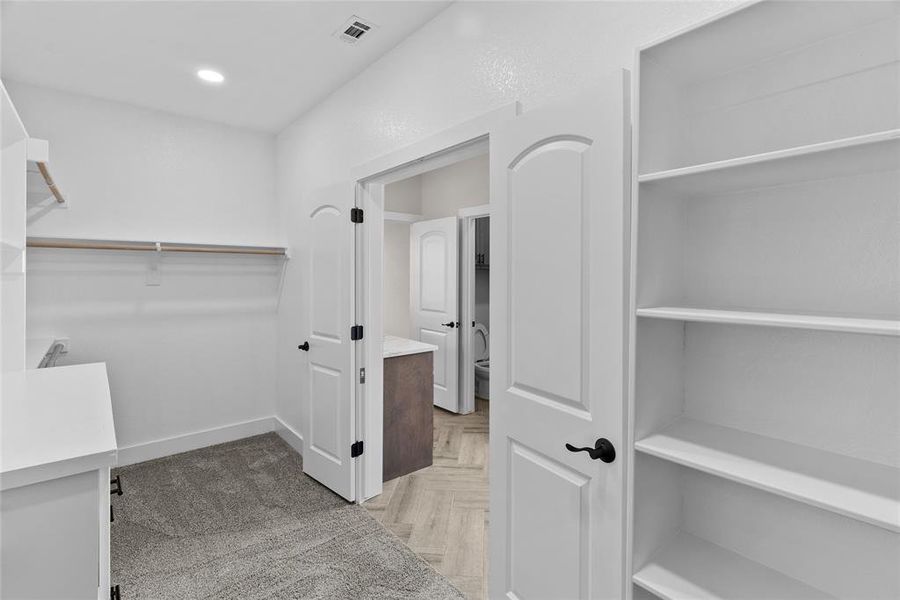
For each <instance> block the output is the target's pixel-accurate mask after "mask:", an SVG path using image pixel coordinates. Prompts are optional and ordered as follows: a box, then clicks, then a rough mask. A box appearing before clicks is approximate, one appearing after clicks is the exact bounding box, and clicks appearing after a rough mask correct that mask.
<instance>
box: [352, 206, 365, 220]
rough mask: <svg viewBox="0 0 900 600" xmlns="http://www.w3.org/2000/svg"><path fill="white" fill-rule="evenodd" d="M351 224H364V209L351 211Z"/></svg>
mask: <svg viewBox="0 0 900 600" xmlns="http://www.w3.org/2000/svg"><path fill="white" fill-rule="evenodd" d="M350 222H351V223H362V222H363V209H361V208H351V209H350Z"/></svg>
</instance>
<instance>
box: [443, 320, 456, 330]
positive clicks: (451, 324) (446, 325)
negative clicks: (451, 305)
mask: <svg viewBox="0 0 900 600" xmlns="http://www.w3.org/2000/svg"><path fill="white" fill-rule="evenodd" d="M441 325H443V326H444V327H449V328H450V329H453V328H454V327H458V326H459V323H457V322H455V321H450V322H449V323H441Z"/></svg>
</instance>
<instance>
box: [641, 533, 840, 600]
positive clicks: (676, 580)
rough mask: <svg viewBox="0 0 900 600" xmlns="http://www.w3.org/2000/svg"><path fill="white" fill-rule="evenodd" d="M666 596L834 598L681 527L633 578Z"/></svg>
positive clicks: (691, 599)
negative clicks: (682, 530) (686, 531)
mask: <svg viewBox="0 0 900 600" xmlns="http://www.w3.org/2000/svg"><path fill="white" fill-rule="evenodd" d="M633 580H634V583H636V584H637V585H639V586H641V587H642V588H644V589H646V590H648V591H650V592H652V593H653V594H655V595H657V596H659V597H660V598H663V599H664V600H699V599H701V598H702V599H709V600H718V599H722V600H725V599H728V600H761V599H763V598H768V599H773V600H774V599H787V598H790V599H791V600H808V599H809V600H811V599H813V598H815V599H818V600H821V599H822V598H833V596H829V595H828V594H826V593H824V592H822V591H820V590H817V589H815V588H812V587H810V586H808V585H806V584H805V583H802V582H800V581H797V580H796V579H792V578H791V577H788V576H787V575H784V574H782V573H779V572H778V571H775V570H773V569H770V568H768V567H766V566H763V565H761V564H759V563H757V562H754V561H752V560H750V559H748V558H744V557H743V556H740V555H738V554H735V553H734V552H731V551H729V550H726V549H725V548H722V547H721V546H717V545H715V544H711V543H709V542H707V541H704V540H701V539H700V538H697V537H695V536H692V535H690V534H687V533H684V532H680V533H679V534H678V535H677V536H675V538H674V539H672V540H671V541H670V542H668V543H667V544H665V545H664V546H663V547H662V548H660V549H659V550H657V551H656V553H654V555H653V556H652V558H651V559H650V562H648V563H647V564H646V565H644V566H643V567H642V568H641V569H640V570H639V571H638V572H637V573H635V574H634V577H633Z"/></svg>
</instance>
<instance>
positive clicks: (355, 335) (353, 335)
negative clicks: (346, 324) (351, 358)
mask: <svg viewBox="0 0 900 600" xmlns="http://www.w3.org/2000/svg"><path fill="white" fill-rule="evenodd" d="M350 339H351V340H352V341H354V342H356V341H359V340H361V339H363V326H362V325H353V326H351V327H350Z"/></svg>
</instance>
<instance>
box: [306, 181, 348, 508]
mask: <svg viewBox="0 0 900 600" xmlns="http://www.w3.org/2000/svg"><path fill="white" fill-rule="evenodd" d="M353 202H354V190H353V185H352V184H341V185H337V186H332V187H329V188H324V189H322V190H319V191H317V192H316V193H314V194H312V196H311V199H310V202H309V205H308V211H307V212H306V213H305V214H306V219H307V222H306V228H305V229H306V237H307V239H308V240H309V249H308V254H307V257H306V259H307V260H308V261H309V264H308V267H309V269H308V271H307V272H308V273H309V282H308V285H307V289H308V290H309V296H308V298H309V304H308V315H309V321H308V328H307V335H308V338H307V340H306V343H307V344H309V346H308V348H307V349H306V358H307V386H308V389H307V391H308V398H309V404H308V411H307V415H306V419H305V420H304V425H305V431H304V432H303V444H304V452H303V471H304V472H305V473H307V474H308V475H310V476H311V477H313V478H315V479H316V480H318V481H319V482H321V483H322V484H324V485H325V486H327V487H328V488H330V489H331V490H333V491H334V492H336V493H338V494H340V495H341V496H343V497H344V498H346V499H348V500H354V481H355V476H354V475H355V473H354V465H353V462H354V460H353V458H351V456H350V446H351V444H352V442H353V441H354V438H353V434H354V431H353V428H354V423H355V416H354V412H353V408H354V404H353V389H354V388H353V378H352V364H353V350H354V349H353V341H352V340H351V339H350V327H351V325H352V324H353V261H352V257H353V251H354V224H353V223H351V222H350V209H351V208H352V207H353ZM301 350H303V347H301Z"/></svg>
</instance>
